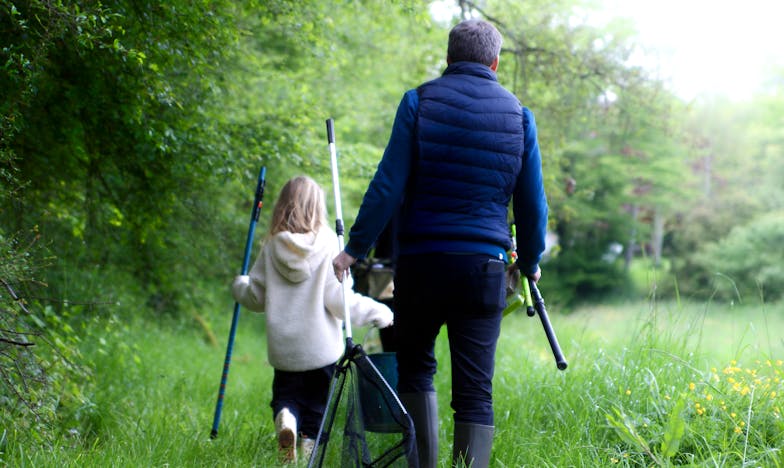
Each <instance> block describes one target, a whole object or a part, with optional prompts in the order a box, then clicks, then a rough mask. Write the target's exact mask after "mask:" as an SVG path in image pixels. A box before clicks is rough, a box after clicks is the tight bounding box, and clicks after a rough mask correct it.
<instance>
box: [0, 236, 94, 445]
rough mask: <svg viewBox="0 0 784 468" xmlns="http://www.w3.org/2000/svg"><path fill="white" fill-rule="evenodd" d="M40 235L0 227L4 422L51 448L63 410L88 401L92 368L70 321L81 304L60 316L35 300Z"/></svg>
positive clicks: (0, 401) (0, 368) (0, 387)
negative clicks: (9, 232) (6, 232)
mask: <svg viewBox="0 0 784 468" xmlns="http://www.w3.org/2000/svg"><path fill="white" fill-rule="evenodd" d="M37 236H38V235H37V233H33V236H31V237H32V239H31V240H27V241H24V239H22V238H21V237H6V236H3V235H2V231H0V288H1V289H0V407H2V409H3V410H2V416H0V423H2V425H3V427H5V428H11V427H13V428H14V430H16V431H21V432H25V433H26V434H27V437H29V438H31V439H32V440H34V441H35V442H36V443H37V444H40V445H41V446H43V447H46V446H48V445H49V444H50V443H51V442H52V441H53V440H55V439H56V438H57V437H58V436H59V434H58V432H57V431H58V429H57V422H58V418H59V417H61V416H62V415H61V410H62V408H63V407H64V406H67V405H73V404H74V403H78V402H81V401H83V400H84V397H83V393H82V390H83V388H84V387H85V385H87V384H88V383H89V382H90V381H91V372H90V368H89V367H87V366H86V365H85V363H84V362H83V356H82V354H81V351H80V345H81V335H80V333H79V331H78V330H76V329H74V328H73V327H72V325H71V320H72V318H73V316H74V315H81V313H82V312H83V310H82V307H79V306H76V307H70V308H66V309H65V310H64V311H63V313H61V314H58V313H55V311H54V310H53V308H52V307H51V306H49V305H45V304H44V303H43V301H42V300H40V299H36V298H35V294H37V293H39V292H40V291H41V290H42V289H43V288H41V286H40V280H39V279H38V278H39V275H40V274H41V270H42V268H41V266H40V265H36V264H35V263H34V262H33V261H32V258H33V255H32V254H34V253H35V249H36V247H35V244H34V242H35V239H36V238H37Z"/></svg>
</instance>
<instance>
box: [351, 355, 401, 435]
mask: <svg viewBox="0 0 784 468" xmlns="http://www.w3.org/2000/svg"><path fill="white" fill-rule="evenodd" d="M368 358H369V359H370V362H372V363H373V365H374V366H375V367H376V369H378V371H379V372H380V373H381V376H382V377H384V380H386V381H387V383H388V384H389V386H390V387H391V388H392V390H393V391H396V390H397V358H396V357H395V353H390V352H386V353H373V354H368ZM358 380H359V403H360V406H361V407H362V421H363V423H364V426H365V430H367V431H370V432H387V433H390V432H400V431H401V427H400V425H399V424H398V423H397V422H396V421H395V419H394V418H393V417H392V413H391V412H390V410H389V407H388V406H387V404H386V402H385V400H384V395H383V394H382V393H381V390H380V389H378V388H376V386H375V385H373V384H372V383H371V382H370V381H368V380H367V379H366V378H365V377H363V376H362V374H361V373H360V378H359V379H358Z"/></svg>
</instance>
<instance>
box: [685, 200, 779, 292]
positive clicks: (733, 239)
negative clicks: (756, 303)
mask: <svg viewBox="0 0 784 468" xmlns="http://www.w3.org/2000/svg"><path fill="white" fill-rule="evenodd" d="M783 242H784V212H781V211H778V212H773V213H769V214H767V215H763V216H760V217H759V218H757V219H755V220H754V221H752V222H750V223H748V224H745V225H742V226H736V227H735V228H733V229H732V231H730V233H729V235H727V236H726V237H724V238H723V239H721V240H720V241H718V242H712V243H709V244H706V245H704V246H703V247H702V249H700V252H699V254H698V255H696V259H697V262H699V263H701V264H702V265H704V269H705V270H707V271H710V272H711V273H712V274H714V275H722V276H724V277H728V278H730V279H731V280H732V281H731V282H730V281H726V280H723V279H718V280H716V281H715V285H716V288H717V293H718V294H719V295H720V297H724V298H729V299H733V298H734V297H735V296H736V294H737V293H738V290H739V292H740V297H737V299H739V300H743V299H744V298H745V299H752V298H755V297H759V298H760V299H762V300H764V301H775V300H778V299H780V298H782V297H783V296H784V254H783V253H782V249H781V245H782V243H783ZM728 286H729V287H728Z"/></svg>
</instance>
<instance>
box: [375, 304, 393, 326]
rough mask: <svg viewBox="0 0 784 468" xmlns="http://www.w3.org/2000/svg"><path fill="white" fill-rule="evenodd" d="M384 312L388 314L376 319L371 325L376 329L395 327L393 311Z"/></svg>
mask: <svg viewBox="0 0 784 468" xmlns="http://www.w3.org/2000/svg"><path fill="white" fill-rule="evenodd" d="M384 312H386V313H385V314H381V315H380V316H379V317H376V318H374V319H373V321H372V322H371V323H372V324H373V326H374V327H376V328H387V327H389V326H392V325H393V318H394V315H393V314H392V311H390V310H388V309H387V310H385V311H384Z"/></svg>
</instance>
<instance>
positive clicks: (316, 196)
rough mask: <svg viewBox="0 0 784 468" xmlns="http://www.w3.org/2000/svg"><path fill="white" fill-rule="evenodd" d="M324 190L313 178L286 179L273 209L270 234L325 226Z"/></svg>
mask: <svg viewBox="0 0 784 468" xmlns="http://www.w3.org/2000/svg"><path fill="white" fill-rule="evenodd" d="M324 197H325V196H324V190H323V189H322V188H321V186H320V185H319V184H318V183H317V182H316V181H315V180H313V179H311V178H310V177H307V176H297V177H294V178H293V179H290V180H289V181H288V182H286V185H284V186H283V189H282V190H281V191H280V196H279V197H278V201H277V202H276V203H275V209H274V210H273V211H272V222H271V223H270V235H275V234H277V233H279V232H283V231H289V232H294V233H307V232H315V231H318V230H319V228H320V227H321V226H326V222H327V208H326V202H325V200H324Z"/></svg>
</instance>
